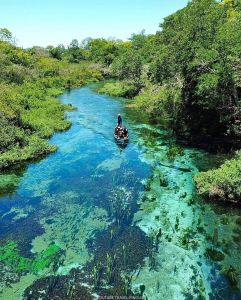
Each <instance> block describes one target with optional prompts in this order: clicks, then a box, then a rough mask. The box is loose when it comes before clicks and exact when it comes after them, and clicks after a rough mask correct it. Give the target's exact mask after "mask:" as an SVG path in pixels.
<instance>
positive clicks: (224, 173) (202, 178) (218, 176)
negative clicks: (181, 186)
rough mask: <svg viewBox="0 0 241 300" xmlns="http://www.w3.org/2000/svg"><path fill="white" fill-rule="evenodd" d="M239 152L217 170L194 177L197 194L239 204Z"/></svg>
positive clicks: (240, 200)
mask: <svg viewBox="0 0 241 300" xmlns="http://www.w3.org/2000/svg"><path fill="white" fill-rule="evenodd" d="M240 178H241V151H239V152H237V154H236V156H235V157H234V158H233V159H231V160H227V161H226V162H225V163H224V164H222V165H221V166H220V167H219V168H218V169H215V170H210V171H207V172H200V173H199V174H197V175H196V176H195V178H194V179H195V182H196V185H197V189H198V192H199V193H200V194H201V195H204V196H206V197H207V198H209V199H214V200H221V201H228V202H233V203H241V185H240Z"/></svg>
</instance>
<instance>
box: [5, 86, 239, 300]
mask: <svg viewBox="0 0 241 300" xmlns="http://www.w3.org/2000/svg"><path fill="white" fill-rule="evenodd" d="M60 98H61V101H62V102H63V103H71V104H72V105H73V106H75V107H76V108H77V110H76V111H74V112H68V113H67V116H68V119H69V120H70V121H71V122H72V124H73V125H72V127H71V128H70V129H69V130H68V131H66V132H63V133H57V134H55V135H54V136H53V137H52V138H51V140H50V142H51V143H54V144H56V145H57V146H58V151H57V152H56V153H54V154H51V155H49V156H47V157H46V158H44V159H41V160H39V161H36V162H32V163H29V164H28V165H25V166H17V167H16V168H14V169H13V170H11V171H8V172H6V173H4V174H2V175H1V178H0V180H9V185H8V188H7V189H6V188H5V189H4V190H2V191H1V196H0V299H3V300H8V299H9V300H15V299H17V300H18V299H63V300H64V299H81V300H82V299H83V300H87V299H99V297H102V299H105V297H107V296H112V298H111V297H110V298H108V299H118V297H117V296H123V297H124V296H128V297H130V299H131V297H133V298H132V299H134V298H135V299H149V300H152V299H153V300H159V299H165V300H169V299H170V300H173V299H241V294H240V290H239V286H240V275H241V251H240V248H241V235H240V231H241V230H240V225H241V212H240V210H239V209H238V208H227V207H224V206H222V205H217V204H211V203H207V202H205V201H204V200H203V199H200V197H198V196H197V195H196V192H195V189H194V184H193V176H194V175H195V174H196V173H197V172H198V171H200V170H207V169H209V168H211V167H213V166H215V165H218V163H220V160H222V157H219V156H217V155H212V154H208V153H206V152H205V151H202V150H199V149H195V148H183V147H181V146H179V145H177V144H176V142H175V138H174V137H173V135H172V133H171V131H168V130H167V129H164V128H162V127H161V126H154V125H150V124H148V123H147V122H144V121H143V120H142V119H141V117H140V116H139V115H138V114H137V113H136V112H135V111H134V110H133V109H131V108H128V106H125V100H123V99H115V98H111V97H109V96H106V95H99V94H97V93H96V92H95V91H94V90H93V89H92V88H91V87H83V88H80V89H74V90H72V91H71V92H69V93H65V94H64V95H62V96H61V97H60ZM117 113H121V114H122V117H123V120H124V123H125V124H126V125H127V127H128V129H129V134H130V141H129V143H128V145H127V147H125V148H124V147H120V146H118V145H117V144H116V143H115V141H114V139H113V128H114V126H115V122H116V116H117ZM106 299H107V298H106ZM126 299H127V297H126Z"/></svg>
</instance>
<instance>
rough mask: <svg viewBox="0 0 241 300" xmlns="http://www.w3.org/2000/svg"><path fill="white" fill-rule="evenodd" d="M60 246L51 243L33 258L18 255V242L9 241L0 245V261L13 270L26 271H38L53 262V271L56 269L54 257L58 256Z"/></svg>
mask: <svg viewBox="0 0 241 300" xmlns="http://www.w3.org/2000/svg"><path fill="white" fill-rule="evenodd" d="M60 250H61V248H60V247H58V246H56V245H55V244H51V245H49V246H48V247H47V249H46V250H44V251H43V252H41V253H40V254H39V255H38V256H37V257H36V258H35V259H30V258H26V257H23V256H21V255H20V251H19V249H18V244H17V243H16V242H14V241H9V242H7V243H6V244H5V245H3V246H0V262H3V263H4V264H5V265H7V266H8V267H10V268H11V269H12V270H13V271H14V272H19V271H27V272H33V273H38V272H39V271H41V270H43V269H45V268H48V267H49V266H50V265H51V264H53V266H54V268H53V271H54V272H55V271H56V265H55V262H56V258H59V257H60V256H59V254H60Z"/></svg>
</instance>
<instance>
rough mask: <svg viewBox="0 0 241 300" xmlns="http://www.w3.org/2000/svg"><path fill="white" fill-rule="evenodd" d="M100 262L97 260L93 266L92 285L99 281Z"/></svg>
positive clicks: (97, 283)
mask: <svg viewBox="0 0 241 300" xmlns="http://www.w3.org/2000/svg"><path fill="white" fill-rule="evenodd" d="M100 271H101V262H98V263H97V264H95V265H94V267H93V275H94V286H95V287H98V286H99V283H100Z"/></svg>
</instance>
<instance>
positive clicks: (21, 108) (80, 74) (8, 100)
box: [0, 42, 102, 170]
mask: <svg viewBox="0 0 241 300" xmlns="http://www.w3.org/2000/svg"><path fill="white" fill-rule="evenodd" d="M0 55H3V56H4V57H5V65H4V68H3V69H2V71H1V73H0V87H1V91H0V110H1V114H0V170H3V169H6V168H9V167H11V166H13V165H16V164H18V163H22V162H24V161H28V160H31V159H36V158H39V157H41V156H46V155H47V154H48V153H51V152H54V151H56V146H55V145H52V144H49V143H48V139H49V138H50V137H51V136H52V135H53V133H54V132H58V131H64V130H66V129H68V128H69V127H70V126H71V123H70V122H69V121H67V120H66V116H65V111H67V110H73V109H74V108H73V107H72V106H71V105H68V104H66V105H63V104H61V103H60V102H59V100H58V99H57V97H58V96H59V95H61V94H62V93H64V91H65V90H66V88H73V87H76V86H82V85H84V84H86V83H89V82H91V81H98V80H100V79H102V74H101V70H100V69H99V68H98V67H97V66H96V65H94V64H93V63H88V62H82V63H79V64H71V63H67V62H62V61H58V60H56V59H53V58H49V57H43V56H41V55H37V54H34V53H30V52H29V51H28V50H23V49H20V48H17V47H15V46H13V45H11V44H9V43H6V42H0Z"/></svg>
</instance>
